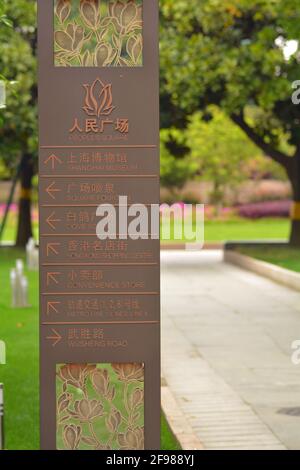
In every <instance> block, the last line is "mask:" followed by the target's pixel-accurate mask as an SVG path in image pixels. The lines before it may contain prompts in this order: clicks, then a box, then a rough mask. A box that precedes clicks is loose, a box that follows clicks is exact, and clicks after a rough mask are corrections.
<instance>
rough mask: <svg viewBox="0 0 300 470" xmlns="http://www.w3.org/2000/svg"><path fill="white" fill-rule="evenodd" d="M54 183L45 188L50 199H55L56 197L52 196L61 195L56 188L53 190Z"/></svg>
mask: <svg viewBox="0 0 300 470" xmlns="http://www.w3.org/2000/svg"><path fill="white" fill-rule="evenodd" d="M55 184H56V183H55V181H53V183H51V184H49V186H48V187H47V188H46V193H47V194H48V195H49V196H50V197H51V198H52V199H54V200H55V199H56V197H55V196H54V194H55V193H61V189H58V188H55V187H54V186H55Z"/></svg>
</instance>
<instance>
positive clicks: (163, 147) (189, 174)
mask: <svg viewBox="0 0 300 470" xmlns="http://www.w3.org/2000/svg"><path fill="white" fill-rule="evenodd" d="M178 149H181V153H180V154H178ZM160 156H161V158H160V176H161V184H162V186H164V187H165V188H168V189H169V190H170V191H171V195H172V197H173V199H174V200H176V199H177V196H178V195H177V191H178V189H182V187H183V186H184V184H185V183H186V182H187V181H189V180H191V179H192V178H194V177H195V175H196V172H197V169H198V167H199V164H198V163H197V161H195V160H194V159H193V158H192V157H191V156H190V155H189V148H188V147H187V142H186V136H185V133H184V131H180V130H178V129H172V128H171V129H163V130H162V131H161V134H160Z"/></svg>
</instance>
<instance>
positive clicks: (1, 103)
mask: <svg viewBox="0 0 300 470" xmlns="http://www.w3.org/2000/svg"><path fill="white" fill-rule="evenodd" d="M5 105H6V85H5V82H4V81H3V80H0V109H1V108H5Z"/></svg>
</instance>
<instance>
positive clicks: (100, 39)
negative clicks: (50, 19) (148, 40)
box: [54, 0, 143, 67]
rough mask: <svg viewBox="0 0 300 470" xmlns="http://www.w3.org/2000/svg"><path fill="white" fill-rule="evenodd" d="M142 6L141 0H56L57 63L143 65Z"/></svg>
mask: <svg viewBox="0 0 300 470" xmlns="http://www.w3.org/2000/svg"><path fill="white" fill-rule="evenodd" d="M142 9H143V5H142V0H118V1H116V0H55V10H54V56H55V57H54V61H55V66H57V67H139V66H142V65H143V36H142V28H143V18H142V17H143V13H142Z"/></svg>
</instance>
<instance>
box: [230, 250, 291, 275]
mask: <svg viewBox="0 0 300 470" xmlns="http://www.w3.org/2000/svg"><path fill="white" fill-rule="evenodd" d="M238 251H239V252H240V253H243V254H245V255H248V256H252V257H253V258H257V259H259V260H262V261H267V262H268V263H273V264H276V265H277V266H281V267H282V268H286V269H291V270H292V271H296V272H298V273H299V272H300V249H299V248H298V249H297V248H291V247H272V246H266V245H264V246H262V247H246V246H245V247H243V246H241V247H238Z"/></svg>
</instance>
